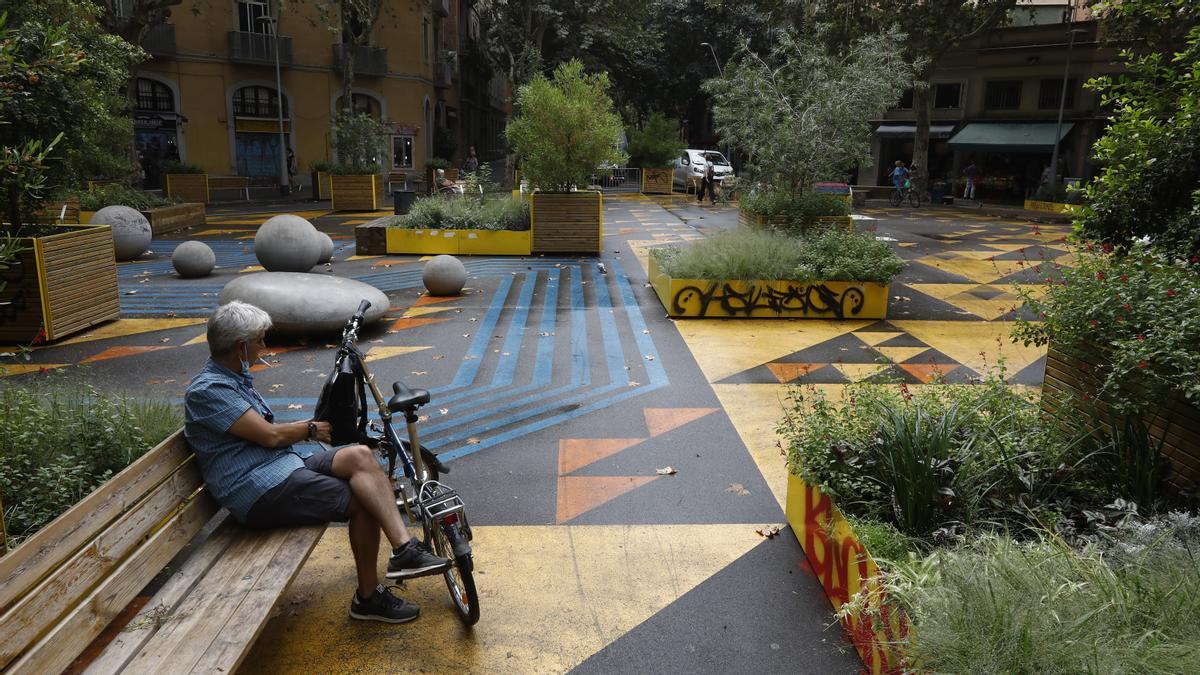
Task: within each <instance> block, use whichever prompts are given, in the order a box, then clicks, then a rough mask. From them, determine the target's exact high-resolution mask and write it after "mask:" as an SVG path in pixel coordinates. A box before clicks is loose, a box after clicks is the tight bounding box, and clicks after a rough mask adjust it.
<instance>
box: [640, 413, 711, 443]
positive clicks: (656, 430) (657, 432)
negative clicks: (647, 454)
mask: <svg viewBox="0 0 1200 675" xmlns="http://www.w3.org/2000/svg"><path fill="white" fill-rule="evenodd" d="M716 411H717V409H716V408H646V409H645V411H644V412H645V415H646V428H647V429H649V430H650V436H651V437H654V436H661V435H662V434H665V433H667V432H668V431H670V430H672V429H677V428H679V427H681V426H683V425H685V424H687V423H688V422H694V421H695V420H698V419H700V418H701V417H704V416H705V415H709V414H712V413H715V412H716Z"/></svg>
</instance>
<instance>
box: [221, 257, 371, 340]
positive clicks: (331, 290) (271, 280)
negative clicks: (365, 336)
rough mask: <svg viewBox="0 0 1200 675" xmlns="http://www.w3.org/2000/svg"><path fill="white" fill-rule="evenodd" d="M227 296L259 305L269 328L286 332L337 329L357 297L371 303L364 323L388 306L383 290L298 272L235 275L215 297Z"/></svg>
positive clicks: (351, 312) (350, 313) (228, 299)
mask: <svg viewBox="0 0 1200 675" xmlns="http://www.w3.org/2000/svg"><path fill="white" fill-rule="evenodd" d="M233 300H241V301H242V302H248V303H250V304H252V305H255V306H257V307H261V308H262V309H263V310H264V311H265V312H266V313H267V314H270V315H271V322H272V323H273V324H274V326H275V328H274V329H275V330H277V331H279V332H280V333H290V334H304V333H322V332H334V331H338V330H341V329H342V327H343V326H345V325H346V322H347V321H349V320H350V317H352V316H354V311H355V310H356V309H358V303H359V302H361V301H362V300H368V301H369V302H370V303H371V308H370V309H368V310H367V313H366V315H365V316H364V322H365V323H371V322H372V321H376V320H378V319H379V318H380V317H382V316H383V315H384V313H385V312H387V310H388V307H389V304H390V302H389V300H388V297H387V295H384V293H383V291H381V290H379V289H378V288H375V287H374V286H371V285H369V284H364V283H362V282H361V281H355V280H353V279H346V278H344V277H334V276H326V275H322V274H306V273H301V272H256V273H254V274H246V275H243V276H240V277H238V278H237V279H234V280H233V281H230V282H229V283H228V284H225V288H224V289H222V290H221V294H220V295H219V296H218V297H217V302H219V303H220V304H222V305H224V304H227V303H229V302H231V301H233Z"/></svg>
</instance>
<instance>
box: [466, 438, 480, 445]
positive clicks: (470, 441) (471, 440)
mask: <svg viewBox="0 0 1200 675" xmlns="http://www.w3.org/2000/svg"><path fill="white" fill-rule="evenodd" d="M467 445H479V439H478V438H475V437H474V436H472V437H471V438H468V439H467Z"/></svg>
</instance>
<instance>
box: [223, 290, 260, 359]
mask: <svg viewBox="0 0 1200 675" xmlns="http://www.w3.org/2000/svg"><path fill="white" fill-rule="evenodd" d="M270 327H271V315H270V314H267V313H266V312H265V311H263V310H262V309H259V308H258V307H255V306H254V305H251V304H249V303H245V302H240V301H238V300H234V301H232V302H230V303H228V304H225V305H221V306H220V307H218V308H217V309H216V311H214V312H213V313H212V316H210V317H208V349H209V351H210V352H212V354H213V356H221V355H222V354H228V353H229V352H231V351H233V348H234V346H235V345H237V343H239V342H242V341H250V340H253V339H254V338H256V337H258V335H259V334H260V333H265V332H266V331H267V330H268V329H269V328H270Z"/></svg>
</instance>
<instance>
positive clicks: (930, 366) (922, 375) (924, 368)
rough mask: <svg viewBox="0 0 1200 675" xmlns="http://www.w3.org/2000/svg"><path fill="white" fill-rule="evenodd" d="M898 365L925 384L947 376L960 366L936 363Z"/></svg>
mask: <svg viewBox="0 0 1200 675" xmlns="http://www.w3.org/2000/svg"><path fill="white" fill-rule="evenodd" d="M898 365H899V366H900V367H901V368H903V369H904V371H905V372H907V373H908V374H909V375H912V376H913V377H915V378H917V379H918V380H920V381H922V382H924V383H925V384H929V383H930V382H933V381H934V379H936V378H938V377H945V376H946V375H949V374H950V372H951V371H953V370H954V369H955V368H958V366H954V365H949V364H946V365H938V364H936V363H901V364H898Z"/></svg>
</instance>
